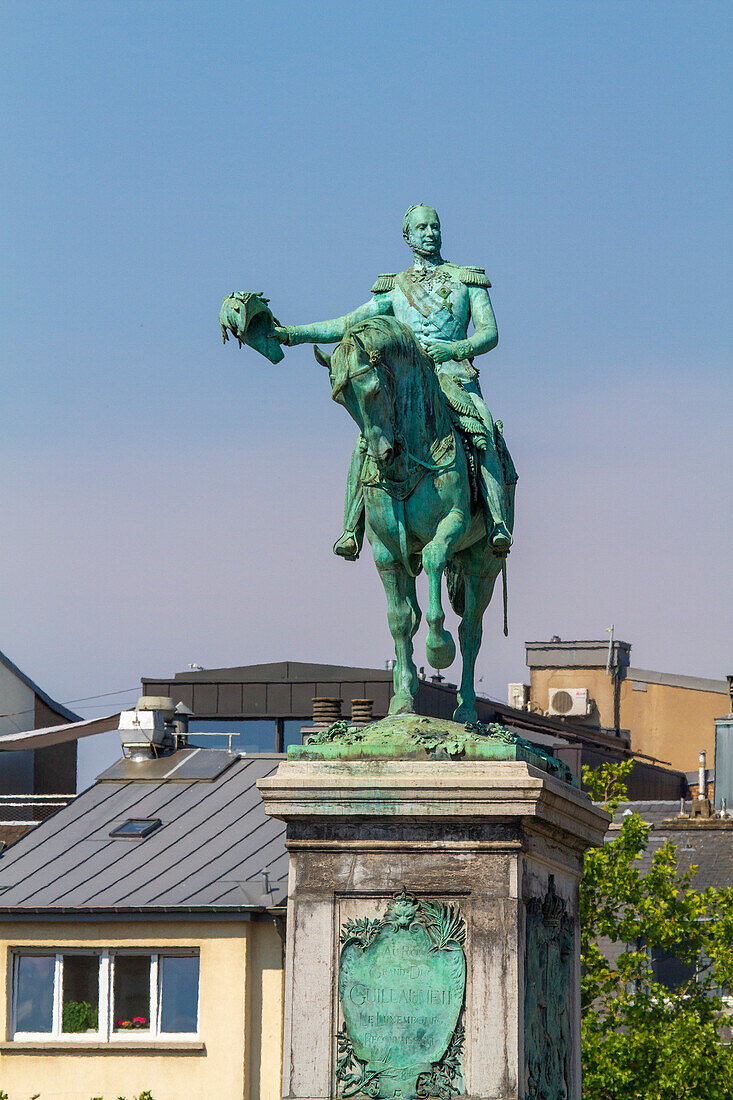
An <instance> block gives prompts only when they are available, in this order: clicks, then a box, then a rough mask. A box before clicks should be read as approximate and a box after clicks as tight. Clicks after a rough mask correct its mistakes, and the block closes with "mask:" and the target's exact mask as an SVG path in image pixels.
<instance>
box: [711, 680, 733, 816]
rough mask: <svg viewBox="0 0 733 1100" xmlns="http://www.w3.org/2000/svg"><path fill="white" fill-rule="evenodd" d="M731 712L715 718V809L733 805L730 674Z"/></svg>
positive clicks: (732, 688) (732, 690) (732, 686)
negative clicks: (724, 804)
mask: <svg viewBox="0 0 733 1100" xmlns="http://www.w3.org/2000/svg"><path fill="white" fill-rule="evenodd" d="M727 679H728V692H729V694H730V713H728V714H726V715H725V716H724V717H723V718H716V719H715V809H716V810H722V808H723V802H724V801H725V803H726V806H731V805H733V676H728V677H727Z"/></svg>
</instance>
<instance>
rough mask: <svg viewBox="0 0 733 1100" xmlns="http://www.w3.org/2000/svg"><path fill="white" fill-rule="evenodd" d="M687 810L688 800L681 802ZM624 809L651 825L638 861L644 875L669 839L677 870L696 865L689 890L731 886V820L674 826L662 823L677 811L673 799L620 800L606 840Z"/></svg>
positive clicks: (732, 870) (613, 832)
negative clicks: (674, 851)
mask: <svg viewBox="0 0 733 1100" xmlns="http://www.w3.org/2000/svg"><path fill="white" fill-rule="evenodd" d="M685 809H686V811H687V812H688V813H689V810H690V802H689V801H688V802H687V803H686V805H685ZM625 810H631V811H632V812H633V811H636V812H637V813H638V814H639V815H640V816H641V817H642V818H643V820H644V821H646V822H648V824H649V825H651V832H650V834H649V846H648V847H647V849H646V851H645V852H644V853H643V854H642V856H641V859H640V860H639V864H638V867H639V870H640V871H641V873H642V874H644V875H645V874H647V872H648V871H649V870H650V868H651V864H652V858H653V856H654V853H655V851H656V850H657V849H658V848H659V847H660V845H662V844H664V843H666V842H667V841H671V842H672V844H674V845H675V847H676V849H677V869H678V871H680V872H682V871H688V870H689V869H690V867H693V866H694V867H697V874H696V875H695V877H694V879H693V880H692V889H693V890H705V889H706V888H707V887H709V886H715V887H717V888H722V887H727V886H730V887H733V822H731V821H730V819H729V820H727V821H720V820H717V821H715V822H714V823H709V824H700V825H695V824H694V823H692V822H690V823H689V824H686V827H684V826H683V827H682V828H675V826H674V824H670V825H663V824H662V822H664V821H669V820H671V819H673V818H674V817H675V816H676V815H677V814H678V813H679V810H680V804H679V800H678V801H676V802H622V803H621V805H620V806H619V809H618V812H617V814H616V816H615V818H614V821H613V823H612V825H611V828H610V829H609V831H608V832H607V833H606V840H607V841H609V840H614V839H615V837H617V836H618V830H614V828H613V826H614V825H617V824H618V823H619V822H620V819H621V816H622V814H623V813H624V811H625Z"/></svg>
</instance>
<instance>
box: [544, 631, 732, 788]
mask: <svg viewBox="0 0 733 1100" xmlns="http://www.w3.org/2000/svg"><path fill="white" fill-rule="evenodd" d="M610 658H611V659H610V662H609V643H608V642H604V641H569V642H563V641H561V640H560V639H557V640H554V639H553V640H551V641H549V642H528V643H527V664H528V666H529V670H530V706H531V707H532V708H537V709H539V710H542V711H543V712H547V711H548V710H549V709H550V697H551V692H552V691H553V689H560V688H564V689H567V690H572V689H574V688H581V689H582V688H585V689H587V691H588V696H589V701H590V706H589V713H588V714H587V716H585V717H573V718H568V719H567V722H568V726H569V727H571V728H572V727H573V726H583V725H587V726H603V727H607V728H610V729H616V730H619V731H620V730H628V732H629V734H630V738H631V749H632V751H633V752H634V754H637V755H639V756H641V757H648V758H651V759H653V760H655V761H657V762H659V763H663V764H666V765H668V766H670V767H672V768H675V769H677V770H678V771H683V772H690V771H693V770H694V769H696V768H697V766H698V758H699V754H700V751H701V750H703V749H704V750H705V752H706V754H707V760H708V764H709V765H710V766H712V762H713V758H714V752H715V729H714V720H715V719H716V718H720V717H721V715H723V714H726V713H727V712H728V711H729V709H730V702H729V698H728V685H727V682H726V681H725V680H709V679H704V678H701V677H694V676H682V675H673V674H670V673H664V672H653V671H650V670H648V669H640V668H635V667H634V666H633V665H632V664H631V646H630V645H629V644H628V643H627V642H614V643H613V648H612V650H611V652H610Z"/></svg>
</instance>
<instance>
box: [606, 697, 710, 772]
mask: <svg viewBox="0 0 733 1100" xmlns="http://www.w3.org/2000/svg"><path fill="white" fill-rule="evenodd" d="M727 711H728V700H727V698H726V697H725V696H724V695H720V694H719V693H718V692H713V691H697V690H695V689H694V688H681V687H672V686H671V685H669V684H647V685H646V691H634V688H633V686H632V684H631V682H630V681H629V680H624V681H623V682H622V684H621V725H622V726H626V727H627V728H628V729H630V730H631V731H632V737H631V747H632V748H633V749H634V750H636V751H637V752H643V753H646V755H647V756H655V757H657V758H658V759H660V760H665V761H669V763H670V764H671V766H672V767H673V768H677V769H678V770H679V771H681V772H690V771H693V770H694V769H695V768H697V766H698V756H699V753H700V749H705V752H706V753H707V766H708V768H712V767H713V765H714V757H715V727H714V725H713V722H714V719H716V718H720V716H721V715H723V714H725V713H727Z"/></svg>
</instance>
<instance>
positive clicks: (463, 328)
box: [274, 203, 512, 561]
mask: <svg viewBox="0 0 733 1100" xmlns="http://www.w3.org/2000/svg"><path fill="white" fill-rule="evenodd" d="M402 234H403V236H404V238H405V240H406V241H407V243H408V245H409V246H410V248H411V249H412V255H413V263H412V266H411V267H408V268H407V270H406V271H401V272H400V273H399V274H386V275H380V276H379V277H378V279H377V281H376V283H375V284H374V286H373V287H372V294H373V297H372V298H370V299H369V301H368V302H366V303H365V304H364V305H363V306H359V308H358V309H355V310H353V311H352V312H351V313H347V314H345V315H344V316H343V317H337V318H335V319H334V320H331V321H319V322H316V323H315V324H310V325H282V326H280V325H278V326H277V327H275V329H274V335H275V337H276V338H277V340H278V341H279V342H280V343H281V344H286V345H293V344H304V343H313V344H315V343H324V344H329V343H336V342H338V341H340V340H342V339H343V337H344V335H345V334H346V332H347V331H348V330H349V329H350V328H351V327H352V326H353V325H354V324H355V323H356V322H357V321H362V320H364V319H365V318H368V317H375V316H378V315H380V314H382V315H384V314H391V315H393V316H394V317H396V318H397V319H398V320H400V321H402V322H403V323H404V324H406V325H407V326H408V327H409V328H410V329H411V330H412V332H413V333H414V335H415V338H416V339H417V341H418V343H419V344H420V345H421V347H422V348H423V349H424V350H425V351H426V352H427V354H428V355H429V356H430V358H431V359H432V360H433V362H434V363H435V365H436V371H437V373H438V376H439V378H441V384H443V386H444V389H446V390H447V391H448V393H449V391H450V387H451V384H452V385H453V386H455V387H458V388H459V389H460V391H462V394H463V395H465V397H466V398H468V400H469V401H470V403H471V404H472V406H473V408H474V409H475V413H476V417H475V418H474V419H477V420H478V421H479V422H480V423H481V425H482V426H483V428H484V429H485V433H484V437H483V439H482V440H481V443H480V445H479V446H477V448H476V454H477V456H478V460H479V466H480V476H479V478H478V479H477V480H478V482H479V489H480V493H481V496H482V499H483V504H484V509H485V512H486V516H487V530H488V532H489V543H490V545H491V548H492V550H494V552H495V553H497V554H506V553H508V551H509V548H510V546H511V545H512V537H511V535H510V533H509V524H508V522H507V507H508V504H507V500H506V495H505V489H504V477H503V473H502V467H501V462H500V458H499V454H498V451H497V445H496V430H495V426H494V422H493V420H492V417H491V413H490V412H489V410H488V408H487V406H486V403H485V401H484V399H483V397H482V395H481V390H480V388H479V383H478V370H477V369H476V367H474V365H473V361H474V358H475V357H476V356H477V355H483V353H484V352H486V351H491V349H492V348H494V347H496V344H497V341H498V334H497V329H496V320H495V318H494V310H493V308H492V306H491V299H490V298H489V287H490V286H491V283H490V282H489V280H488V279H487V277H486V273H485V271H484V269H483V268H481V267H460V266H458V265H457V264H452V263H448V262H447V261H446V260H444V259H443V257H442V255H441V251H440V250H441V244H442V241H441V235H440V219H439V218H438V215H437V214H436V212H435V210H433V208H432V207H430V206H425V205H424V204H422V203H420V204H419V205H417V206H411V207H410V209H409V210H408V211H407V213H406V214H405V217H404V221H403V223H402ZM470 322H472V323H473V327H474V332H473V334H472V335H471V336H469V335H468V326H469V323H470ZM365 453H366V448H365V445H364V442H363V440H362V439H360V440H359V441H358V443H357V445H356V448H355V450H354V454H353V456H352V459H351V466H350V469H349V476H348V481H347V485H346V508H345V519H344V532H343V534H342V535H341V538H339V539H338V541H337V542H336V543H335V545H334V548H333V549H334V553H336V554H338V555H340V556H341V557H343V558H346V559H347V560H348V561H355V560H356V559H357V558H358V556H359V552H360V550H361V546H362V542H363V539H364V496H363V491H362V486H361V473H362V467H363V465H364V458H365Z"/></svg>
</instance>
